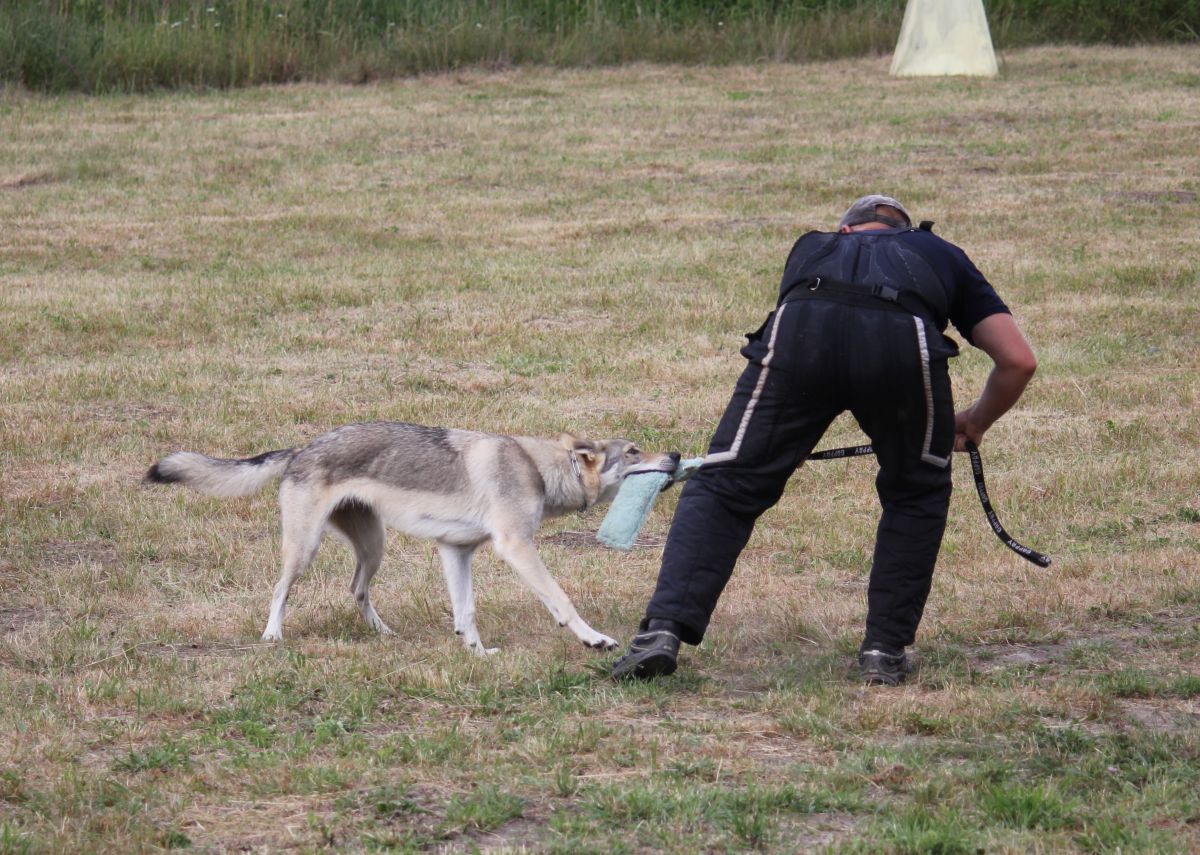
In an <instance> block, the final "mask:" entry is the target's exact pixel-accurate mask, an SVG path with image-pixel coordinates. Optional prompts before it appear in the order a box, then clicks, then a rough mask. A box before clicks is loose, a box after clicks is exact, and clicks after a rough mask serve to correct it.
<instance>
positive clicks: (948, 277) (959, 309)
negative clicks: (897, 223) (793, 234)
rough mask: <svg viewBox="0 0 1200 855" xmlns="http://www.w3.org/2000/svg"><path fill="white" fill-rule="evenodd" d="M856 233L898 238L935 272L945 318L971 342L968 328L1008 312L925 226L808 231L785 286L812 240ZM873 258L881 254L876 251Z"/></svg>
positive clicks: (963, 258) (961, 257)
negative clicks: (845, 231) (838, 232)
mask: <svg viewBox="0 0 1200 855" xmlns="http://www.w3.org/2000/svg"><path fill="white" fill-rule="evenodd" d="M856 236H862V237H861V239H863V240H867V241H877V240H881V239H882V240H897V241H902V242H903V243H904V245H905V247H906V248H907V249H909V250H912V251H913V252H915V253H917V254H918V255H919V256H920V257H921V258H922V259H923V260H924V261H925V262H926V263H927V264H928V265H929V267H930V268H932V269H933V271H934V272H935V273H936V274H937V277H938V279H939V280H940V282H941V286H942V288H943V289H944V290H945V293H946V305H947V307H948V312H947V314H948V316H949V320H950V322H951V323H953V324H954V327H955V329H957V330H958V331H959V333H961V334H962V335H963V337H964V338H966V340H967V341H971V330H972V329H974V328H975V325H976V324H978V323H979V322H980V321H982V320H983V319H984V318H987V317H989V316H991V315H995V314H1001V313H1004V314H1010V312H1009V309H1008V306H1006V305H1005V304H1004V301H1003V300H1001V299H1000V295H998V294H997V293H996V289H995V288H993V287H992V285H991V283H990V282H988V281H987V279H986V278H985V277H984V275H983V274H982V273H980V272H979V268H977V267H976V266H975V265H974V263H973V262H972V261H971V259H970V258H968V257H967V254H966V253H965V252H963V251H962V250H961V249H959V248H958V247H957V246H955V245H954V244H952V243H950V242H949V241H947V240H943V239H942V238H940V237H938V236H937V235H935V234H934V233H933V232H931V231H928V230H926V229H917V228H899V229H876V230H869V231H863V232H851V233H849V234H845V235H837V236H836V237H835V236H834V235H832V234H830V233H829V232H809V233H808V234H806V235H804V236H802V237H801V238H800V239H799V240H798V241H796V245H795V246H794V247H792V252H791V254H790V255H789V256H788V265H787V267H786V268H785V273H784V284H785V286H786V284H787V283H788V280H789V279H794V277H796V276H797V275H798V274H799V273H800V270H797V269H796V268H797V267H801V268H802V267H805V266H807V264H806V261H807V259H809V258H811V257H812V255H811V254H810V253H812V244H813V243H820V244H824V245H826V246H828V242H829V241H830V240H839V241H840V240H857V239H859V238H857V237H856ZM821 251H822V250H818V252H817V253H816V254H820V252H821ZM876 257H877V258H884V257H885V256H884V255H883V254H877V255H876ZM853 278H855V279H857V278H858V277H857V276H855V277H853ZM889 278H890V277H889ZM901 278H902V277H901ZM868 284H873V283H868Z"/></svg>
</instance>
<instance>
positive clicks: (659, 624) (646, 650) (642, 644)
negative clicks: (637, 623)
mask: <svg viewBox="0 0 1200 855" xmlns="http://www.w3.org/2000/svg"><path fill="white" fill-rule="evenodd" d="M651 627H653V628H651ZM678 658H679V628H678V627H677V626H675V624H674V622H672V621H663V620H652V621H650V624H649V626H648V627H647V628H646V629H644V630H642V631H641V632H639V633H638V634H637V635H635V636H634V637H633V641H632V642H630V644H629V652H628V653H626V654H625V655H624V656H622V657H621V658H620V659H618V660H617V661H616V663H615V664H614V665H613V667H612V677H613V679H614V680H651V679H653V678H655V677H665V676H667V675H668V674H674V673H675V668H676V666H677V665H678V662H677V660H678Z"/></svg>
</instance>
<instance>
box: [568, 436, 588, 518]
mask: <svg viewBox="0 0 1200 855" xmlns="http://www.w3.org/2000/svg"><path fill="white" fill-rule="evenodd" d="M567 456H568V457H570V458H571V471H572V472H574V473H575V480H577V481H578V482H579V490H580V492H582V493H583V504H582V505H580V506H579V510H581V511H586V510H587V509H588V496H587V484H585V483H583V473H582V472H581V471H579V458H578V457H576V456H575V452H574V451H570V450H568V451H567Z"/></svg>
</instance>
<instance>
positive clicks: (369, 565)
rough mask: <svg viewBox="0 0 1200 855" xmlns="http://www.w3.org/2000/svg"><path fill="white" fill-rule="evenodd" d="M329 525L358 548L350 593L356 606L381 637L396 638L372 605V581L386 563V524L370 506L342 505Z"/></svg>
mask: <svg viewBox="0 0 1200 855" xmlns="http://www.w3.org/2000/svg"><path fill="white" fill-rule="evenodd" d="M329 524H330V525H331V526H333V527H334V528H336V529H337V530H338V531H340V532H341V533H342V534H343V535H345V537H346V540H348V541H350V545H351V546H352V547H354V557H355V559H356V560H357V564H355V567H354V580H353V581H352V582H351V583H350V593H351V594H353V595H354V602H355V604H357V606H358V610H359V612H361V613H362V616H363V619H364V620H366V622H367V625H368V626H370V627H371V629H373V630H375V631H376V632H378V633H379V634H380V635H395V633H394V632H392V630H391V627H389V626H388V625H387V624H386V623H384V622H383V619H382V618H380V617H379V613H378V612H376V611H375V606H374V605H373V604H372V603H371V580H372V579H374V578H375V574H376V572H378V570H379V565H380V563H381V562H382V561H383V544H384V540H385V535H384V529H383V521H382V520H380V519H379V515H378V514H376V513H375V512H374V511H373V510H371V509H370V508H369V507H367V506H366V505H363V504H359V503H357V502H352V503H348V504H345V505H341V506H340V507H338V508H337V510H335V511H334V512H333V513H332V514H330V516H329Z"/></svg>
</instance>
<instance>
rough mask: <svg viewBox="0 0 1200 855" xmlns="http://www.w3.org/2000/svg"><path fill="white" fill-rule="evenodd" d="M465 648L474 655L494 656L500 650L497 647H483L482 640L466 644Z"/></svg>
mask: <svg viewBox="0 0 1200 855" xmlns="http://www.w3.org/2000/svg"><path fill="white" fill-rule="evenodd" d="M467 649H468V650H470V651H471V652H472V653H474V654H475V655H476V656H494V655H495V654H497V653H499V652H500V648H499V647H484V646H483V642H479V643H478V644H468V645H467Z"/></svg>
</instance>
